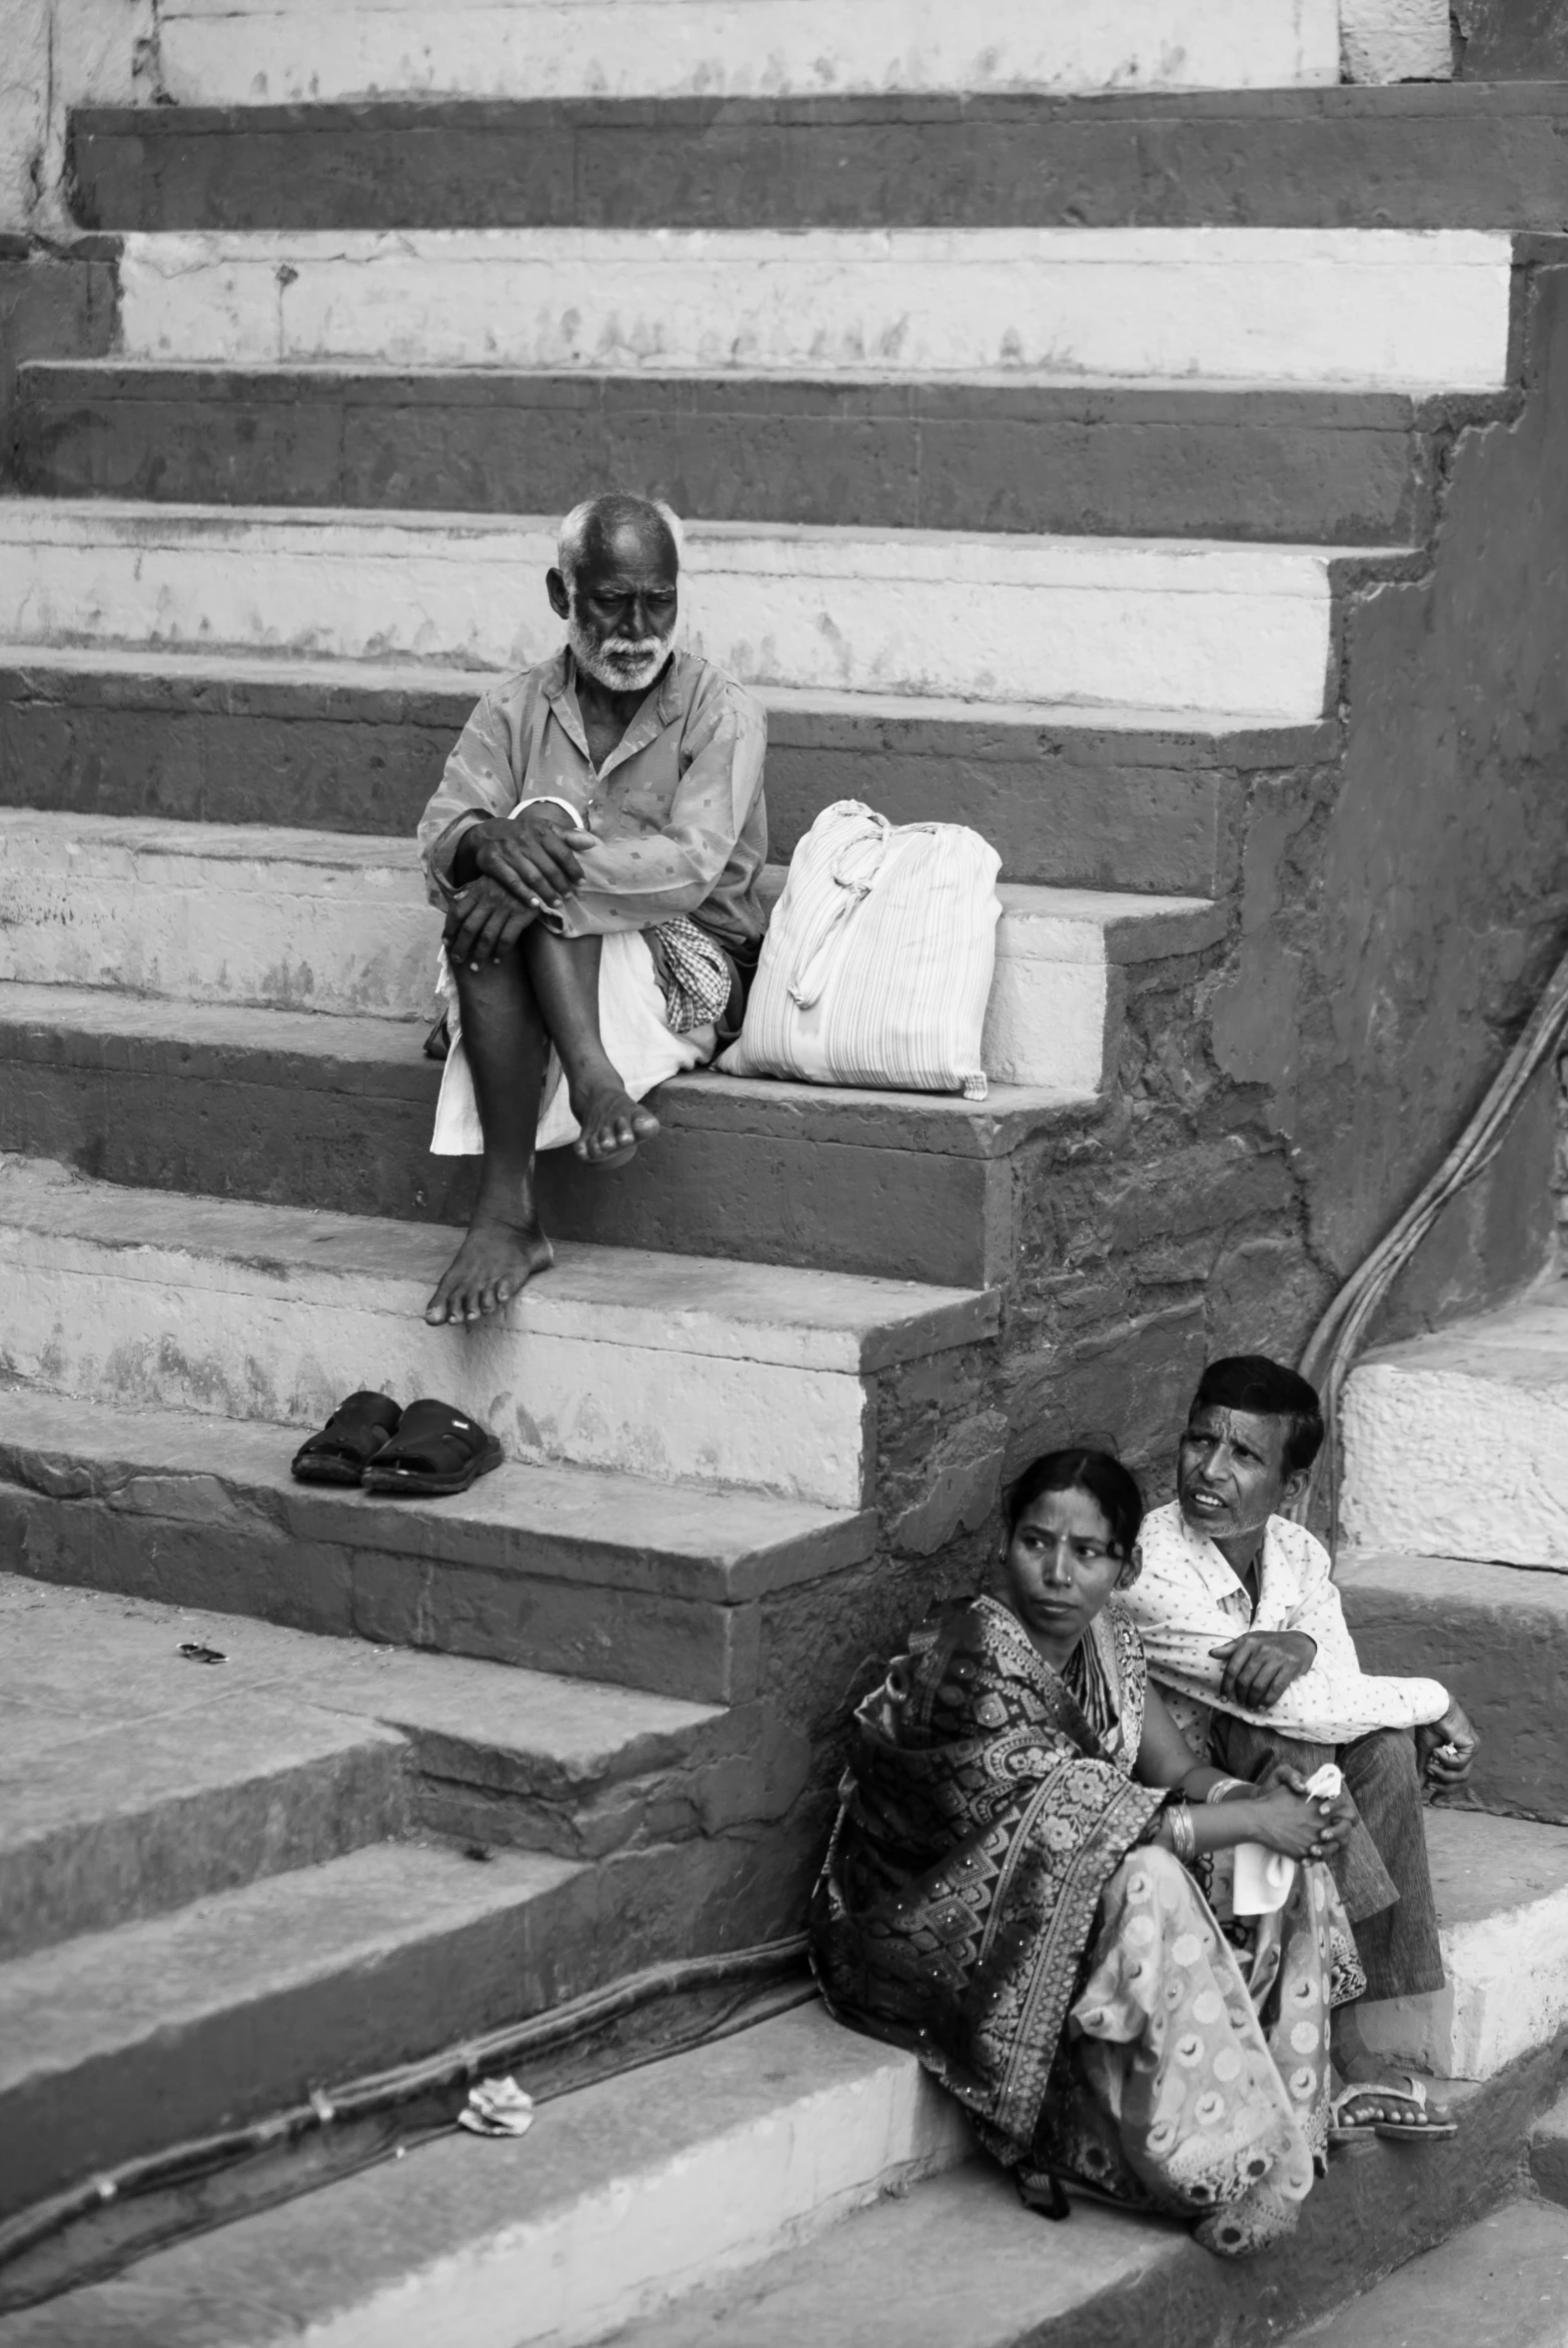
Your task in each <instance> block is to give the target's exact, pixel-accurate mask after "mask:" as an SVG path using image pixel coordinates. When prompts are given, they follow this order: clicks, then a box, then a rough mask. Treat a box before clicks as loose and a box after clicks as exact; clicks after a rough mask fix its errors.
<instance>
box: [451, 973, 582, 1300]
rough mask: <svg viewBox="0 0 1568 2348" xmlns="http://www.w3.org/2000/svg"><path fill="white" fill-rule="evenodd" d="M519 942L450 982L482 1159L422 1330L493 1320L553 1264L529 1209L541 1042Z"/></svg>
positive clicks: (541, 1027) (544, 1043)
mask: <svg viewBox="0 0 1568 2348" xmlns="http://www.w3.org/2000/svg"><path fill="white" fill-rule="evenodd" d="M531 935H532V933H531V932H527V931H526V932H525V933H524V939H523V941H521V942H520V943H519V944H518V945H516V946H511V947H508V948H506V949H504V951H503V952H502V953H501V954H500V955H498V956H497V958H496V960H495V961H494V962H488V961H487V962H483V963H480V964H478V965H470V964H462V965H460V966H459V967H458V969H457V970H456V972H455V973H454V976H455V978H456V980H457V987H458V1008H459V1010H460V1012H461V1013H462V1018H463V1048H464V1050H465V1052H466V1053H467V1054H468V1062H469V1068H470V1071H471V1072H472V1075H473V1078H474V1094H475V1098H476V1100H477V1102H478V1104H479V1122H480V1128H481V1130H482V1132H483V1134H484V1137H485V1157H484V1162H483V1165H482V1167H481V1171H480V1180H479V1196H478V1198H477V1199H476V1201H475V1205H474V1212H473V1215H472V1217H471V1219H470V1222H469V1227H468V1236H467V1238H466V1239H465V1240H464V1242H463V1244H462V1246H461V1247H460V1248H459V1249H458V1251H457V1253H456V1255H455V1256H454V1257H453V1259H452V1261H451V1263H450V1264H449V1265H448V1266H447V1269H446V1270H445V1272H443V1274H442V1276H441V1281H440V1284H439V1285H438V1287H437V1289H436V1292H435V1294H434V1295H433V1296H432V1298H431V1300H430V1302H429V1304H427V1306H426V1307H425V1318H426V1319H427V1320H429V1321H434V1322H438V1323H439V1322H442V1321H449V1320H464V1321H470V1320H479V1319H480V1318H482V1317H483V1316H484V1315H485V1314H487V1313H492V1312H499V1311H500V1309H501V1307H502V1306H503V1305H504V1304H505V1303H506V1302H507V1301H508V1299H509V1298H510V1297H513V1296H516V1295H517V1294H518V1293H519V1292H520V1291H521V1290H522V1289H523V1288H525V1287H526V1286H527V1285H528V1282H529V1281H530V1280H531V1279H532V1278H533V1276H534V1274H535V1272H536V1271H543V1270H544V1269H545V1268H546V1266H547V1265H548V1264H549V1263H550V1262H551V1261H552V1260H553V1254H554V1251H553V1249H552V1247H551V1244H550V1241H549V1240H548V1239H547V1238H546V1236H545V1234H544V1232H543V1231H542V1230H541V1229H540V1227H539V1217H538V1214H537V1213H536V1212H535V1207H534V1138H535V1135H536V1134H537V1133H538V1131H539V1097H540V1093H541V1091H542V1090H543V1087H544V1082H545V1063H546V1059H547V1057H548V1055H549V1051H550V1039H549V1037H548V1035H547V1034H546V1032H545V1023H544V1019H543V1017H542V1015H541V1012H540V1006H539V1003H538V1001H537V1000H536V998H535V994H534V987H533V983H532V981H531V979H530V977H529V972H528V967H527V964H526V962H525V960H524V946H525V944H526V942H527V939H528V938H529V937H530V936H531Z"/></svg>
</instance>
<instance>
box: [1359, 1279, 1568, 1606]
mask: <svg viewBox="0 0 1568 2348" xmlns="http://www.w3.org/2000/svg"><path fill="white" fill-rule="evenodd" d="M1341 1423H1342V1427H1343V1441H1344V1458H1345V1465H1344V1480H1343V1486H1342V1491H1341V1497H1340V1524H1341V1528H1342V1533H1343V1537H1344V1539H1345V1542H1346V1544H1347V1546H1349V1547H1351V1548H1356V1549H1388V1550H1404V1551H1406V1552H1413V1553H1415V1554H1418V1555H1425V1556H1437V1557H1474V1558H1478V1559H1481V1560H1483V1561H1489V1560H1492V1559H1496V1560H1497V1561H1499V1562H1501V1563H1503V1564H1508V1565H1526V1566H1536V1567H1550V1568H1554V1569H1555V1570H1557V1571H1559V1572H1568V1282H1564V1281H1554V1282H1553V1283H1551V1284H1550V1285H1549V1286H1548V1287H1546V1288H1544V1289H1540V1290H1537V1291H1536V1293H1535V1294H1534V1295H1533V1296H1529V1297H1526V1298H1525V1299H1523V1300H1522V1301H1521V1302H1520V1303H1519V1304H1517V1305H1513V1306H1510V1307H1508V1308H1507V1309H1506V1310H1505V1311H1502V1312H1499V1313H1495V1314H1488V1315H1486V1316H1485V1317H1484V1318H1482V1319H1478V1320H1475V1321H1470V1322H1460V1323H1458V1324H1456V1326H1454V1327H1453V1328H1452V1329H1448V1330H1442V1331H1438V1332H1437V1333H1436V1334H1435V1335H1433V1336H1430V1337H1422V1338H1418V1339H1415V1340H1413V1341H1412V1342H1411V1343H1409V1344H1408V1345H1402V1346H1399V1347H1396V1348H1393V1349H1391V1350H1390V1351H1389V1352H1387V1353H1385V1354H1381V1355H1374V1356H1373V1357H1372V1358H1371V1359H1370V1360H1367V1361H1365V1362H1363V1363H1362V1364H1361V1365H1360V1367H1358V1368H1357V1369H1356V1370H1354V1371H1353V1372H1352V1374H1351V1376H1350V1378H1349V1380H1348V1381H1347V1384H1346V1387H1345V1394H1344V1400H1343V1404H1342V1418H1341Z"/></svg>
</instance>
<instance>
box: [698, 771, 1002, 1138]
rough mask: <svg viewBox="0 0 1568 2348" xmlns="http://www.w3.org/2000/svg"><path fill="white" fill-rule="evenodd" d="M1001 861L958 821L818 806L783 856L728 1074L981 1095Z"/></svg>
mask: <svg viewBox="0 0 1568 2348" xmlns="http://www.w3.org/2000/svg"><path fill="white" fill-rule="evenodd" d="M1000 863H1001V859H1000V858H999V857H998V856H997V854H996V851H995V850H994V849H993V848H991V847H989V846H987V844H986V842H985V841H983V840H982V839H981V838H980V836H979V834H978V833H977V832H969V831H966V830H965V829H964V828H963V827H962V826H961V825H959V824H896V825H895V824H889V823H888V821H887V819H886V818H885V816H878V815H874V814H873V813H872V811H871V810H870V809H869V808H868V807H861V805H860V804H859V802H858V801H857V800H853V799H840V800H838V801H837V802H836V803H835V804H834V805H833V806H832V807H828V808H823V810H822V812H821V814H820V815H819V816H818V817H817V819H816V821H815V823H814V824H813V825H812V826H811V829H810V830H809V832H807V834H806V835H805V838H804V839H803V840H802V841H801V842H800V843H799V845H798V847H797V848H796V849H795V852H794V855H793V857H792V859H791V860H790V865H789V877H788V879H787V880H786V881H785V883H784V895H783V896H782V897H781V898H780V900H779V903H778V905H777V906H776V907H775V909H774V917H773V920H772V922H771V924H770V925H769V931H768V936H767V938H766V939H765V940H764V942H763V954H762V960H761V962H760V963H759V965H758V971H757V978H756V981H755V983H754V985H753V988H752V996H751V1001H750V1002H749V1003H748V1005H747V1011H746V1025H745V1026H744V1028H743V1029H742V1031H741V1034H740V1037H739V1039H738V1040H737V1041H736V1042H735V1043H734V1044H732V1045H731V1047H730V1050H729V1051H728V1052H727V1053H726V1054H725V1055H724V1057H723V1059H722V1060H721V1061H720V1062H719V1066H720V1068H721V1069H723V1070H725V1071H726V1073H727V1074H728V1075H730V1076H733V1077H796V1078H803V1079H804V1080H805V1081H806V1082H807V1083H809V1084H815V1085H866V1086H875V1087H877V1088H881V1089H886V1090H893V1091H898V1092H915V1093H961V1094H962V1095H963V1096H964V1098H965V1100H968V1101H983V1100H984V1098H985V1072H984V1067H983V1065H982V1063H981V1060H980V1034H981V1030H982V1029H983V1027H984V1025H985V1007H986V1004H987V1003H988V1001H989V999H990V991H991V974H992V972H993V970H994V968H995V962H996V922H997V917H998V915H999V914H1000V911H1001V907H1000V905H999V904H998V902H997V897H996V874H997V870H998V868H999V866H1000Z"/></svg>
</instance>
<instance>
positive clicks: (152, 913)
mask: <svg viewBox="0 0 1568 2348" xmlns="http://www.w3.org/2000/svg"><path fill="white" fill-rule="evenodd" d="M766 886H767V892H768V894H769V895H771V896H773V897H777V895H778V893H779V891H780V890H782V889H783V887H784V868H782V867H777V866H776V867H773V868H771V869H770V871H769V873H768V875H767V877H766ZM998 894H999V895H1000V898H1001V904H1002V915H1001V920H1000V922H999V924H998V926H997V933H996V974H995V979H994V981H993V984H992V988H991V996H990V1005H989V1009H988V1012H987V1015H986V1023H985V1033H984V1040H983V1046H982V1050H983V1058H984V1065H985V1069H986V1072H987V1074H988V1075H990V1076H992V1077H994V1078H995V1080H996V1081H997V1083H998V1084H1002V1085H1008V1086H1018V1087H1024V1088H1028V1089H1031V1090H1035V1091H1042V1092H1050V1093H1055V1094H1059V1095H1062V1096H1066V1097H1069V1098H1070V1097H1083V1096H1092V1095H1093V1094H1095V1093H1097V1092H1098V1090H1099V1089H1100V1085H1101V1083H1102V1081H1103V1078H1104V1073H1105V1066H1106V1059H1107V1054H1108V1053H1109V1052H1111V1051H1112V1050H1113V1049H1114V1044H1115V1036H1114V1032H1113V1029H1114V1021H1113V1011H1112V980H1113V977H1114V975H1115V974H1116V973H1117V972H1118V970H1119V969H1121V968H1122V967H1123V966H1125V965H1129V964H1135V963H1140V962H1148V961H1156V960H1163V959H1167V958H1171V957H1177V956H1182V955H1187V954H1194V953H1201V952H1202V951H1203V950H1204V949H1205V948H1206V947H1209V946H1212V945H1214V944H1215V943H1216V942H1217V941H1218V939H1219V938H1220V937H1221V936H1222V935H1223V933H1224V928H1225V915H1224V913H1223V910H1222V909H1221V908H1219V907H1217V906H1214V905H1212V904H1209V903H1206V902H1204V901H1202V900H1194V899H1185V898H1163V897H1141V896H1132V895H1118V894H1114V893H1111V892H1096V891H1089V890H1051V889H1031V888H1027V887H1024V886H1022V885H1020V884H1018V883H1016V882H1004V883H1003V884H1002V885H1001V888H1000V890H999V892H998ZM440 930H441V923H440V916H439V914H437V913H436V912H434V911H433V910H432V908H431V907H430V905H429V903H428V901H427V896H426V888H425V882H424V877H423V874H422V872H421V870H420V866H419V861H418V857H417V855H416V853H415V849H414V844H413V842H412V841H404V842H399V843H397V844H396V845H394V844H392V843H390V842H388V841H386V840H376V839H363V838H361V839H356V838H354V837H352V836H350V835H346V834H344V833H341V832H301V831H284V830H281V829H278V828H275V827H270V826H269V827H263V826H254V827H252V826H246V827H239V826H235V827H219V826H216V825H210V824H201V825H192V824H181V823H172V824H171V823H156V822H151V823H150V822H147V821H146V820H144V819H143V820H138V819H135V818H126V817H121V816H99V817H95V818H83V817H80V816H74V815H73V816H60V815H53V814H31V813H29V814H21V813H16V814H12V813H9V812H0V982H4V981H13V980H14V981H21V982H22V983H24V984H27V985H33V986H64V987H87V988H114V989H119V990H122V991H126V992H129V993H133V994H139V995H156V996H165V997H173V998H175V999H177V1000H179V1001H182V1002H189V1003H211V1004H230V1005H241V1004H250V1005H255V1006H257V1007H259V1008H263V1009H267V1010H273V1011H295V1012H307V1013H330V1014H335V1015H337V1016H339V1017H344V1018H364V1017H370V1018H379V1019H386V1020H397V1021H420V1022H424V1023H426V1024H428V1023H429V1021H430V1018H431V1016H432V1013H433V1011H434V1010H435V1008H436V1005H437V997H436V994H435V970H436V959H437V952H438V948H439V944H440ZM1118 1008H1119V1007H1118ZM417 1041H418V1040H417V1039H412V1038H411V1039H409V1049H410V1051H411V1052H412V1050H413V1049H414V1048H415V1044H416V1042H417Z"/></svg>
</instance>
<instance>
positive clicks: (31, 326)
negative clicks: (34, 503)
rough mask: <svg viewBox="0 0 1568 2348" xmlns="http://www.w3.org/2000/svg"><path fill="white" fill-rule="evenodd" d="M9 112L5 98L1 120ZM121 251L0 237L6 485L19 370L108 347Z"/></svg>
mask: <svg viewBox="0 0 1568 2348" xmlns="http://www.w3.org/2000/svg"><path fill="white" fill-rule="evenodd" d="M4 113H5V102H4V96H3V93H0V118H3V117H4ZM3 168H4V167H3V163H0V171H3ZM117 252H118V245H117V244H116V243H115V241H114V240H112V239H110V238H107V237H90V236H89V237H80V238H66V239H63V240H61V241H59V242H49V243H44V242H42V241H40V240H37V239H35V238H33V237H31V236H22V235H19V234H10V235H8V234H3V233H0V484H3V485H6V486H9V485H10V484H11V483H12V482H13V481H14V479H15V473H14V470H13V458H14V455H15V419H14V416H13V407H14V402H15V397H16V379H17V375H18V373H19V371H20V370H21V369H22V368H23V367H24V366H25V365H26V364H27V362H28V361H29V360H30V359H33V358H49V359H55V360H59V359H65V358H73V357H75V358H82V359H91V358H97V357H99V356H100V355H101V354H102V353H103V352H105V351H107V350H108V349H109V347H110V344H111V342H112V340H113V337H114V329H115V319H116V313H117V309H118V302H119V294H118V285H117V277H116V271H115V263H114V256H115V255H116V253H117Z"/></svg>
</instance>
